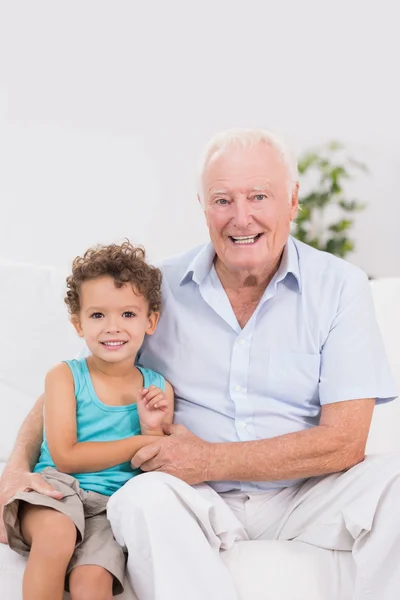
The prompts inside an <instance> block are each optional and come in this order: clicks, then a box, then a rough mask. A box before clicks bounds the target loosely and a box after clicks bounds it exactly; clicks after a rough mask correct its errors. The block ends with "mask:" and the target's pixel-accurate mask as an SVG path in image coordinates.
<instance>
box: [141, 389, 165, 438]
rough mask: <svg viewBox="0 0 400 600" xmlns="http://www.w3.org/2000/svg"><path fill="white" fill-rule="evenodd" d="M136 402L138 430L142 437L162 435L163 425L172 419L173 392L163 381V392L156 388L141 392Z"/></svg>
mask: <svg viewBox="0 0 400 600" xmlns="http://www.w3.org/2000/svg"><path fill="white" fill-rule="evenodd" d="M143 393H144V395H143V396H142V397H141V398H140V399H139V401H138V413H139V420H140V429H141V432H142V434H143V435H158V436H160V435H164V431H163V425H164V424H166V423H169V424H171V423H172V421H173V419H174V390H173V387H172V385H171V384H170V383H169V381H167V380H165V391H164V392H163V391H162V390H161V389H160V388H158V387H156V386H150V388H149V389H148V390H143Z"/></svg>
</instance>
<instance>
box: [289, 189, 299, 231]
mask: <svg viewBox="0 0 400 600" xmlns="http://www.w3.org/2000/svg"><path fill="white" fill-rule="evenodd" d="M298 211H299V182H298V181H297V182H296V185H295V186H294V190H293V192H292V199H291V202H290V220H291V221H294V220H295V218H296V217H297V213H298Z"/></svg>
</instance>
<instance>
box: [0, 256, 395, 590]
mask: <svg viewBox="0 0 400 600" xmlns="http://www.w3.org/2000/svg"><path fill="white" fill-rule="evenodd" d="M64 281H65V274H64V273H62V272H61V271H59V270H57V269H53V268H47V267H35V266H30V265H21V264H9V263H5V262H3V263H1V262H0V285H1V293H0V410H1V412H0V414H1V418H0V472H1V470H2V469H3V467H4V462H5V461H6V460H7V457H8V455H9V453H10V451H11V448H12V444H13V441H14V439H15V436H16V434H17V431H18V428H19V426H20V424H21V422H22V420H23V419H24V417H25V415H26V414H27V413H28V411H29V409H30V407H31V406H32V404H33V403H34V401H35V399H36V397H37V396H38V395H39V394H40V393H41V391H42V386H43V377H44V374H45V372H46V371H47V370H48V368H49V367H50V366H51V365H53V364H54V363H56V362H58V361H60V360H62V359H64V358H70V357H74V356H75V355H76V353H77V352H78V350H79V348H80V343H81V342H80V340H79V339H78V338H77V336H76V335H75V334H74V332H73V330H72V327H71V326H70V324H69V323H68V318H67V310H66V307H65V306H64V304H63V293H64ZM371 285H372V290H373V295H374V300H375V305H376V312H377V317H378V320H379V323H380V326H381V330H382V333H383V336H384V340H385V344H386V349H387V353H388V356H389V360H390V363H391V366H392V369H393V371H394V373H395V377H396V378H397V382H398V384H399V387H400V344H399V340H400V317H399V306H400V279H383V280H377V281H372V282H371ZM398 433H400V403H397V402H393V403H391V404H389V405H386V406H382V407H378V408H377V409H376V410H375V415H374V419H373V425H372V429H371V432H370V437H369V441H368V449H367V450H368V452H369V453H377V452H380V453H382V452H390V451H397V450H399V451H400V436H398ZM223 558H224V560H226V562H227V564H228V565H229V567H230V568H231V570H232V573H233V576H234V578H235V581H236V584H237V587H238V590H239V593H240V597H241V599H242V600H337V599H340V600H350V599H351V597H352V584H353V578H354V568H353V562H352V557H351V554H350V553H338V552H332V551H329V550H322V549H318V548H314V547H312V546H310V545H307V544H302V543H299V542H276V541H271V542H262V541H261V542H260V541H257V542H242V543H240V544H237V545H236V547H234V549H233V550H232V551H230V552H229V553H226V554H225V555H224V557H223ZM24 565H25V561H24V559H23V558H21V557H20V556H18V555H17V554H15V553H13V552H12V551H11V550H10V549H9V548H8V547H6V546H3V545H0V599H1V600H21V599H22V592H21V582H22V575H23V571H24ZM177 586H179V581H177ZM67 597H69V596H68V595H66V598H67ZM134 597H135V596H134V594H133V592H132V591H131V589H130V588H129V585H128V584H127V589H126V591H125V593H124V595H123V596H120V598H121V600H128V599H130V600H132V599H133V598H134ZM171 600H173V599H171ZM188 600H190V599H188Z"/></svg>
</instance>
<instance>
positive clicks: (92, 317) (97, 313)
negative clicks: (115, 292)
mask: <svg viewBox="0 0 400 600" xmlns="http://www.w3.org/2000/svg"><path fill="white" fill-rule="evenodd" d="M103 317H104V315H103V313H101V312H95V313H93V314H92V315H90V318H91V319H102V318H103Z"/></svg>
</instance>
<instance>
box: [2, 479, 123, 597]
mask: <svg viewBox="0 0 400 600" xmlns="http://www.w3.org/2000/svg"><path fill="white" fill-rule="evenodd" d="M40 475H41V476H42V477H43V479H44V480H45V481H47V483H49V484H50V485H51V486H52V487H53V488H54V489H56V490H58V491H60V492H62V493H63V494H64V497H63V498H62V499H61V500H56V499H54V498H49V497H48V496H45V495H44V494H39V493H38V492H19V493H18V494H16V495H15V496H14V497H13V498H12V499H11V500H10V502H8V504H6V506H5V507H4V515H3V518H4V524H5V527H6V531H7V541H8V544H9V546H10V548H12V549H13V550H15V551H16V552H18V553H19V554H22V556H28V555H29V551H30V547H29V546H28V545H27V543H26V542H25V540H24V537H23V535H22V532H21V524H20V520H19V509H20V504H21V502H28V503H29V504H32V505H35V506H45V507H48V508H53V509H54V510H57V511H58V512H61V513H63V514H64V515H66V516H67V517H69V518H70V519H71V521H72V522H73V523H74V524H75V527H76V529H77V542H76V547H75V552H74V554H73V556H72V558H71V561H70V563H69V565H68V569H67V577H66V583H65V589H66V590H67V591H69V588H68V580H69V577H68V575H69V574H70V573H71V571H72V569H74V568H75V567H78V566H82V565H97V566H100V567H103V568H104V569H106V570H107V571H109V572H110V573H111V575H112V576H113V578H114V583H113V594H114V595H117V594H121V593H122V592H123V581H124V572H125V564H126V556H125V554H124V552H123V550H122V548H121V546H120V545H119V544H118V543H117V542H116V541H115V539H114V536H113V534H112V531H111V526H110V523H109V521H108V520H107V517H106V506H107V502H108V499H109V497H108V496H103V495H102V494H97V493H96V492H85V491H84V490H82V488H81V487H80V486H79V482H78V480H77V479H75V477H72V476H71V475H67V474H65V473H60V472H59V471H57V470H56V469H53V468H51V467H47V468H46V469H44V470H43V471H42V472H41V473H40ZM49 535H51V532H50V531H49Z"/></svg>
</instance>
